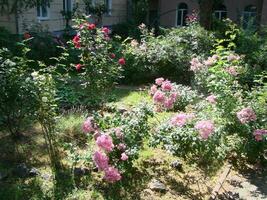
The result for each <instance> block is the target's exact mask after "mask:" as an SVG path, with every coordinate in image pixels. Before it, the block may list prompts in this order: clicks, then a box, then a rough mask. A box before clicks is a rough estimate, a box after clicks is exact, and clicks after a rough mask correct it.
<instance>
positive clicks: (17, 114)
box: [0, 49, 38, 138]
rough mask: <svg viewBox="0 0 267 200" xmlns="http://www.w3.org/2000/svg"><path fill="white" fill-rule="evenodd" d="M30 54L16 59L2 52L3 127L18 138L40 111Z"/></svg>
mask: <svg viewBox="0 0 267 200" xmlns="http://www.w3.org/2000/svg"><path fill="white" fill-rule="evenodd" d="M28 51H29V49H24V56H23V57H16V56H14V55H13V54H12V53H11V52H10V51H8V50H7V49H1V50H0V79H1V82H0V95H1V99H0V116H1V117H0V125H2V126H3V127H5V128H6V129H8V131H9V132H10V133H11V134H12V136H13V137H15V138H16V137H17V136H18V135H20V131H21V129H22V127H23V126H24V125H26V124H28V123H32V122H31V120H33V119H34V118H35V114H36V111H37V109H38V100H37V97H36V92H37V88H36V87H35V86H34V84H33V82H34V81H33V79H32V76H31V73H32V72H33V70H32V69H31V67H30V66H31V64H32V61H31V60H28V59H27V58H26V53H27V52H28Z"/></svg>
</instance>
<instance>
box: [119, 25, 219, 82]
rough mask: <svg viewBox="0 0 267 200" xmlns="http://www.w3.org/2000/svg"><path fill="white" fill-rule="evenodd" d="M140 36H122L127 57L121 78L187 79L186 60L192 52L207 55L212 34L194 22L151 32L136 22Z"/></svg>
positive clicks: (188, 76) (189, 58)
mask: <svg viewBox="0 0 267 200" xmlns="http://www.w3.org/2000/svg"><path fill="white" fill-rule="evenodd" d="M139 29H140V31H141V32H142V35H141V40H140V41H137V40H135V39H131V38H129V39H126V40H125V41H124V43H123V54H124V57H125V58H126V59H127V64H126V65H127V68H126V70H125V71H124V76H125V79H124V81H125V82H131V83H133V82H135V83H140V82H141V83H142V82H150V81H152V80H153V79H154V78H156V77H158V76H164V77H168V78H169V79H172V80H179V81H180V83H186V84H189V83H190V79H191V76H190V73H188V68H189V61H190V60H191V59H192V57H193V56H194V55H195V54H196V55H207V54H208V53H209V51H210V50H211V48H212V43H213V41H214V37H213V35H212V34H211V33H209V32H207V31H205V30H204V29H203V28H201V27H200V26H199V25H198V24H197V23H192V24H191V25H189V26H187V27H182V28H179V29H171V30H170V31H166V32H165V34H163V35H160V36H155V35H154V33H153V31H149V30H148V29H147V27H146V26H145V25H142V26H141V25H140V26H139Z"/></svg>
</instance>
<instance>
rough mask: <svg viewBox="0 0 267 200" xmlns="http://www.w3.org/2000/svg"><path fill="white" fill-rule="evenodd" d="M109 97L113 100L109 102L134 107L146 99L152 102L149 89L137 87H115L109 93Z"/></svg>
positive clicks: (119, 105)
mask: <svg viewBox="0 0 267 200" xmlns="http://www.w3.org/2000/svg"><path fill="white" fill-rule="evenodd" d="M109 99H110V100H111V101H112V102H111V103H109V104H112V105H115V106H118V107H122V106H126V107H132V106H135V105H137V104H139V103H141V102H144V101H146V102H152V99H151V97H150V96H149V94H148V91H147V90H139V89H138V88H135V87H120V88H115V89H114V90H113V91H111V93H110V94H109Z"/></svg>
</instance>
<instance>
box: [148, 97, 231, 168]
mask: <svg viewBox="0 0 267 200" xmlns="http://www.w3.org/2000/svg"><path fill="white" fill-rule="evenodd" d="M214 109H215V108H214V106H213V105H211V104H210V103H209V102H207V101H205V100H202V101H200V102H199V103H197V104H195V105H194V107H193V109H192V110H191V112H187V113H185V112H178V113H177V114H175V115H174V116H172V117H171V118H170V119H169V120H167V121H166V122H165V123H163V124H161V125H160V126H159V127H158V128H157V129H156V132H155V134H154V135H153V138H152V140H151V145H152V146H158V145H163V148H165V149H166V150H168V151H170V152H171V153H173V154H175V155H177V156H182V157H184V158H187V159H189V160H191V161H194V162H197V163H198V164H205V165H207V164H210V163H211V162H219V161H222V160H223V159H225V157H226V156H227V152H228V151H229V149H230V147H229V146H226V144H227V143H226V144H225V143H223V141H224V139H225V140H226V138H224V134H223V131H224V130H225V126H224V125H223V124H222V123H221V121H220V117H219V116H218V113H215V112H214ZM223 138H224V139H223Z"/></svg>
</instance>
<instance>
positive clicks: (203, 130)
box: [195, 120, 215, 140]
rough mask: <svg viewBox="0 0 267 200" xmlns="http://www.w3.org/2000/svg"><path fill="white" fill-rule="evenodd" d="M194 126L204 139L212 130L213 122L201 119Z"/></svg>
mask: <svg viewBox="0 0 267 200" xmlns="http://www.w3.org/2000/svg"><path fill="white" fill-rule="evenodd" d="M195 128H196V129H197V130H198V132H199V134H200V136H201V137H202V138H203V139H204V140H206V139H208V138H209V136H210V135H211V134H212V133H213V132H214V129H215V128H214V124H213V122H212V121H210V120H202V121H199V122H197V124H196V125H195Z"/></svg>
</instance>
